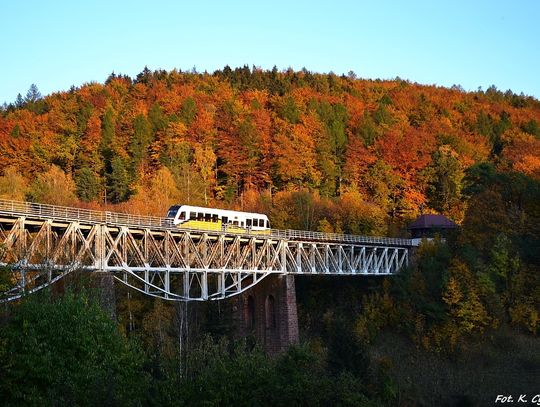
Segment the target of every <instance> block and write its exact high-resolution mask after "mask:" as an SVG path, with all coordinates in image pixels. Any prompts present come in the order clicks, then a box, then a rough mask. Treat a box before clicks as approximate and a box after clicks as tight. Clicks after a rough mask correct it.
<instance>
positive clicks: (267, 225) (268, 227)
mask: <svg viewBox="0 0 540 407" xmlns="http://www.w3.org/2000/svg"><path fill="white" fill-rule="evenodd" d="M266 228H267V229H270V222H269V221H266Z"/></svg>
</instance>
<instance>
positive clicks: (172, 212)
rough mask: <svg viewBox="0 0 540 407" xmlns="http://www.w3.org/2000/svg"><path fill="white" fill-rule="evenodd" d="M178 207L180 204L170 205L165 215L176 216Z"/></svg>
mask: <svg viewBox="0 0 540 407" xmlns="http://www.w3.org/2000/svg"><path fill="white" fill-rule="evenodd" d="M178 209H180V205H175V206H171V207H170V208H169V212H167V217H168V218H174V217H175V216H176V213H177V212H178Z"/></svg>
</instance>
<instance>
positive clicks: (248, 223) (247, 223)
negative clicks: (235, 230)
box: [246, 219, 255, 228]
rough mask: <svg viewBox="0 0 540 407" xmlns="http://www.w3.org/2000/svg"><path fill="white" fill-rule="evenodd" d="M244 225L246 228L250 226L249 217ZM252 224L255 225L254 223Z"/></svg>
mask: <svg viewBox="0 0 540 407" xmlns="http://www.w3.org/2000/svg"><path fill="white" fill-rule="evenodd" d="M246 225H247V227H248V228H249V227H251V219H247V220H246ZM253 225H255V223H254V224H253Z"/></svg>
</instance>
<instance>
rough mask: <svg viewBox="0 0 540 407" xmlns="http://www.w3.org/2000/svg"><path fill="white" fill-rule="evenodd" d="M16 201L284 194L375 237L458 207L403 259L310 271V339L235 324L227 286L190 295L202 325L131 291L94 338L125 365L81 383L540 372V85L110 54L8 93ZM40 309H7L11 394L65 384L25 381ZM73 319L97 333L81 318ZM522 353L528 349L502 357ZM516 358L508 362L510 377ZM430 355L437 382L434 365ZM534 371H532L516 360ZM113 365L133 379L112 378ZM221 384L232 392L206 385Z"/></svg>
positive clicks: (361, 384) (354, 400) (134, 204)
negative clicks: (185, 67)
mask: <svg viewBox="0 0 540 407" xmlns="http://www.w3.org/2000/svg"><path fill="white" fill-rule="evenodd" d="M0 199H12V200H30V201H35V202H42V203H49V204H55V205H65V206H79V207H84V208H92V209H103V210H111V211H119V212H127V213H136V214H144V215H153V216H164V214H165V213H166V211H167V208H168V207H169V206H171V205H172V204H177V203H185V204H188V203H189V204H192V205H201V206H211V207H219V208H234V209H238V210H245V211H254V212H255V211H256V212H261V213H266V214H268V216H269V218H270V222H271V224H272V227H273V228H277V229H301V230H317V231H322V232H339V233H351V234H362V235H376V236H399V237H407V236H408V232H407V225H408V224H409V223H410V222H411V221H413V220H414V219H415V218H416V217H417V216H418V215H420V214H426V213H438V214H443V215H445V216H447V217H448V218H450V219H452V220H453V221H454V222H456V223H457V224H458V225H459V226H460V227H459V229H458V230H456V231H455V233H452V234H451V235H449V236H447V239H446V240H445V241H441V240H439V239H435V240H434V241H432V242H424V244H423V245H422V246H420V248H419V249H418V253H417V257H416V261H415V264H414V265H413V266H411V267H409V269H408V270H406V271H405V272H403V273H402V274H401V275H400V276H398V277H395V278H391V279H388V280H384V281H382V280H376V281H371V280H370V281H350V280H347V281H346V282H340V281H335V280H332V281H322V280H318V279H314V280H310V281H305V280H302V279H298V280H299V281H297V297H298V312H299V318H300V331H301V341H302V344H301V345H300V346H299V347H293V348H291V350H290V351H289V352H287V353H286V354H284V355H281V356H279V357H278V358H271V357H268V356H266V355H264V354H263V353H262V352H261V351H260V349H258V348H257V346H254V347H251V346H249V345H246V344H244V345H242V346H240V345H238V344H236V343H235V342H234V341H233V340H232V339H230V336H228V333H229V331H228V330H227V329H226V328H224V326H225V325H226V323H225V322H223V320H221V319H220V318H218V317H217V316H216V315H221V314H220V312H221V311H219V310H216V309H215V307H214V306H211V305H207V306H205V305H202V306H201V307H199V308H198V309H197V310H192V311H190V312H192V314H190V316H189V318H191V321H192V324H191V325H190V326H191V327H192V328H190V329H192V330H193V331H190V332H187V331H185V327H184V325H182V326H183V328H179V325H178V321H179V320H178V315H179V313H180V311H179V308H175V306H172V305H168V304H161V303H157V304H156V303H154V302H151V301H148V300H145V299H142V298H137V297H136V296H135V297H133V298H131V297H129V298H128V295H127V294H126V293H125V292H124V291H122V289H117V290H120V291H119V292H118V293H117V318H118V322H119V324H120V325H121V328H120V329H117V327H116V326H115V325H114V324H113V325H111V326H110V327H108V328H106V329H108V330H110V332H109V331H107V332H102V333H98V334H95V335H94V337H93V339H92V340H99V341H102V342H103V343H104V344H105V345H103V346H104V349H109V348H108V346H109V345H110V346H111V347H110V352H111V354H112V355H113V356H111V357H112V358H113V360H112V362H111V366H112V368H111V369H113V370H114V369H117V368H118V372H117V371H108V373H107V375H108V376H106V379H104V377H105V376H104V377H96V378H95V380H96V381H95V386H94V387H92V388H91V389H89V390H88V393H84V394H82V393H80V392H79V393H78V392H77V390H76V389H77V388H78V387H77V386H79V385H81V386H82V384H81V383H82V381H81V382H79V381H78V380H82V379H80V377H78V376H76V374H75V372H73V375H74V376H73V382H72V383H71V385H72V391H73V395H72V398H69V399H66V400H65V401H66V402H70V403H75V404H78V405H91V400H95V399H96V397H109V396H110V397H112V399H111V398H109V400H114V403H116V404H117V405H126V403H127V401H126V400H128V399H129V403H133V404H134V405H141V404H142V405H154V404H156V405H157V404H160V405H163V404H165V405H174V404H175V402H179V403H180V404H186V405H193V404H197V401H198V402H201V400H205V401H204V402H201V404H203V405H229V404H234V405H263V404H265V403H267V404H269V405H281V404H280V403H283V404H282V405H304V404H305V400H310V401H309V405H316V404H319V405H337V404H339V405H382V404H384V405H403V404H405V405H433V404H443V405H458V403H462V404H459V405H475V404H476V403H479V401H480V400H483V399H482V397H485V396H486V393H489V391H487V390H486V389H488V388H489V386H495V387H496V386H500V385H503V384H507V385H509V386H510V385H511V386H514V387H512V389H520V391H525V390H526V389H524V388H522V387H520V386H525V387H527V386H530V384H531V383H533V382H534V378H535V377H538V375H539V374H540V373H539V372H540V359H538V357H537V356H533V355H531V352H530V349H534V348H535V347H536V349H538V338H537V335H538V333H539V332H540V331H539V330H540V302H539V299H540V284H539V282H540V275H539V273H540V267H539V262H538V258H539V257H540V227H539V225H540V101H538V100H537V99H535V98H533V97H528V96H525V95H517V94H514V93H513V92H511V91H506V92H505V91H500V90H498V89H497V88H496V87H494V86H492V87H490V88H488V89H487V90H482V89H478V90H477V91H474V92H466V91H464V90H463V89H462V88H461V87H460V86H459V85H456V86H453V87H452V88H444V87H437V86H428V85H420V84H417V83H412V82H410V81H406V80H402V79H400V78H396V79H394V80H366V79H359V78H357V77H356V75H355V74H354V73H353V72H350V73H349V74H348V75H342V76H339V75H335V74H333V73H329V74H319V73H313V72H310V71H308V70H305V69H304V70H302V71H294V70H292V69H289V70H284V71H280V70H278V69H276V68H274V69H273V70H270V71H266V70H262V69H259V68H256V67H253V68H249V67H247V66H244V67H242V68H235V69H231V68H230V67H228V66H226V67H225V68H223V69H222V70H218V71H216V72H213V73H207V72H205V73H199V72H196V71H195V70H193V71H188V72H182V71H176V70H174V71H171V72H167V71H163V70H157V71H150V70H149V69H147V68H145V69H144V70H143V71H142V72H141V73H139V74H138V75H137V76H136V77H135V78H131V77H129V76H126V75H121V74H114V73H113V74H111V75H110V76H109V77H108V78H107V79H106V81H105V82H104V83H103V84H101V83H88V84H84V85H82V86H79V87H75V86H73V87H72V88H71V89H70V90H69V91H65V92H58V93H53V94H51V95H48V96H45V97H43V96H42V95H41V94H40V92H39V89H38V87H37V86H36V85H32V86H31V87H30V89H29V90H28V92H27V94H26V96H22V95H19V97H17V99H16V100H15V101H14V102H13V103H10V104H4V106H3V107H1V108H0ZM0 277H1V276H0ZM4 277H5V276H4ZM2 284H4V282H3V280H2V278H0V286H2ZM73 285H74V286H75V287H78V286H79V283H78V282H74V283H73ZM329 287H330V289H329ZM74 290H75V291H77V292H78V288H75V289H74ZM67 291H69V290H68V289H67V288H66V292H67ZM336 292H339V293H340V295H339V296H336V295H335V293H336ZM332 293H334V294H332ZM81 295H82V296H83V297H84V298H87V297H86V296H89V297H91V295H90V294H88V293H85V294H81ZM53 297H54V296H53ZM338 297H339V298H338ZM80 298H81V297H80V296H78V294H77V295H74V296H72V295H71V294H69V295H68V294H66V296H65V298H64V299H61V300H59V299H58V298H49V297H47V299H46V300H43V301H44V302H47V303H49V302H50V303H54V302H57V301H60V302H62V301H63V302H62V304H61V306H58V307H57V308H55V309H57V310H59V311H54V312H58V315H60V314H61V312H62V309H65V311H66V312H68V313H69V312H71V311H73V310H74V309H79V308H77V307H80V308H81V309H83V308H84V309H86V311H85V312H88V308H85V306H84V304H85V301H86V300H80ZM88 301H90V302H92V300H91V299H88ZM128 302H129V304H128ZM62 307H63V308H62ZM129 307H131V308H129ZM38 308H39V307H38V306H37V305H36V304H32V303H31V302H30V303H29V304H26V305H24V306H21V307H20V308H17V310H10V311H5V312H4V314H5V315H4V316H3V317H2V321H0V324H3V326H4V327H5V329H4V334H0V377H1V376H4V377H6V378H7V380H4V381H3V383H1V384H0V394H4V395H6V399H7V400H9V401H10V403H12V404H13V405H17V404H18V403H19V402H21V400H25V402H27V403H29V404H32V403H37V404H40V403H47V400H52V399H54V397H57V396H58V394H60V393H58V394H56V393H54V390H51V391H53V393H51V394H49V395H47V394H45V395H42V394H41V395H40V392H39V391H38V390H39V389H38V390H36V393H35V394H31V395H30V396H28V395H26V396H25V395H24V390H23V389H22V387H23V385H22V384H21V385H20V386H21V388H19V387H17V386H18V385H17V384H16V383H17V380H19V379H20V377H19V376H17V375H18V374H20V372H23V371H24V366H25V365H24V364H25V363H31V361H32V363H34V362H33V361H35V360H36V358H39V357H41V356H39V355H37V354H24V352H22V351H21V349H20V348H19V347H18V346H19V345H18V344H17V343H16V342H17V341H14V340H13V338H15V337H17V335H18V333H19V332H21V331H20V330H21V329H22V330H24V329H27V328H24V322H23V321H25V318H26V320H28V318H33V317H35V318H37V315H41V314H40V312H41V311H40V310H39V309H38ZM128 308H129V311H128ZM132 308H133V309H135V311H133V309H132ZM51 312H52V311H51ZM81 312H83V311H81ZM100 312H101V311H99V307H98V306H96V307H95V309H93V308H92V312H91V315H92V316H88V318H89V319H90V324H95V326H96V327H98V326H101V327H103V326H104V324H105V322H103V321H105V320H107V318H106V316H104V315H102V316H100V314H99V313H100ZM181 312H187V311H185V310H183V311H181ZM25 313H26V314H25ZM54 315H56V314H54ZM77 315H82V314H77ZM186 315H187V314H186ZM55 318H57V319H58V320H60V319H61V317H60V316H56V317H55ZM69 318H76V317H75V316H73V315H72V316H71V317H69ZM85 318H86V317H85ZM133 318H134V321H135V322H133ZM189 318H188V319H189ZM216 320H219V321H220V322H219V323H217V324H216V323H215V321H216ZM193 321H197V322H193ZM65 323H66V324H69V325H71V326H74V327H76V328H75V329H80V335H82V336H85V335H86V336H88V337H91V336H92V334H91V332H90V331H87V329H90V328H88V327H85V326H83V325H78V324H79V323H80V321H78V320H77V321H75V320H71V319H70V320H69V321H68V320H66V322H65ZM111 323H112V322H111ZM224 324H225V325H224ZM36 329H37V328H36ZM43 329H45V330H46V329H48V328H46V327H44V328H43ZM99 329H101V328H96V330H97V331H99ZM25 332H27V331H25ZM43 332H45V331H43ZM43 332H42V333H41V334H43V335H45V333H43ZM94 332H96V331H94ZM100 332H101V331H100ZM111 332H112V333H111ZM32 334H35V335H38V333H36V332H33V333H28V335H32ZM10 335H11V336H10ZM99 335H102V336H103V337H102V338H101V337H99ZM111 335H113V336H114V337H115V338H116V337H117V339H116V340H115V344H114V345H113V344H112V343H109V339H110V338H111ZM179 336H180V337H184V339H185V338H188V337H189V338H191V343H192V346H193V348H192V351H191V352H190V353H189V354H190V356H189V357H188V356H186V354H185V352H186V350H185V348H184V349H183V350H182V351H181V352H180V354H178V352H176V351H175V350H174V348H175V345H174V344H175V343H176V341H177V339H178V337H179ZM107 338H109V339H107ZM224 338H227V339H224ZM383 338H384V339H383ZM223 341H231V342H223ZM29 343H30V342H29ZM100 343H101V342H100ZM195 343H198V344H199V345H195ZM28 346H30V345H28ZM85 346H86V345H85V344H76V345H74V348H73V349H79V350H80V349H81V348H84V347H85ZM233 348H234V349H235V350H232V351H231V349H233ZM150 349H151V350H150ZM396 349H401V350H400V351H398V350H396ZM15 350H16V352H15ZM14 352H15V353H17V352H18V354H22V355H23V356H21V357H20V358H19V359H17V358H15V357H14V356H13V354H14ZM21 352H22V353H21ZM74 352H75V351H74ZM182 352H183V353H182ZM400 352H401V353H400ZM511 352H514V356H515V355H517V356H516V357H515V358H514V357H508V358H507V357H504V355H505V354H509V353H511ZM218 354H219V355H220V356H219V358H218V359H219V361H218V362H216V355H218ZM25 355H26V356H25ZM210 355H212V357H210ZM224 355H228V356H224ZM426 355H427V356H426ZM24 358H26V359H24ZM189 358H192V359H189ZM23 359H24V360H23ZM188 359H189V360H188ZM510 359H513V360H514V362H512V363H514V364H511V366H510V365H508V363H510V362H509V360H510ZM209 360H212V362H209ZM404 360H407V362H404ZM478 360H483V361H488V362H486V364H485V365H482V366H481V367H480V368H479V369H480V371H481V372H483V373H478V375H477V376H475V375H474V374H473V375H472V376H471V380H473V381H474V380H476V381H477V382H478V383H483V384H482V385H483V386H485V387H482V385H476V384H475V385H474V386H472V387H471V386H470V383H469V384H467V382H466V381H465V380H463V382H462V379H461V376H460V374H459V373H455V375H454V376H452V374H453V373H452V372H454V371H455V372H459V371H460V369H469V368H471V366H473V365H475V363H476V364H477V362H478ZM516 360H517V362H516ZM178 361H182V363H181V365H182V368H181V369H180V371H179V370H178V368H177V367H178ZM411 361H413V362H411ZM190 363H191V364H190ZM519 363H522V364H521V365H520V364H519ZM116 364H118V366H117V365H116ZM121 365H125V366H128V368H126V369H127V370H126V369H124V370H122V369H121V368H120V366H121ZM403 365H406V366H408V368H407V369H405V370H407V371H409V372H411V373H410V374H408V375H406V374H405V373H404V370H402V369H400V366H403ZM186 366H191V367H190V369H191V370H190V373H189V374H188V372H187V370H182V369H187V367H186ZM85 368H88V369H89V371H90V370H92V371H94V370H95V369H96V366H94V365H92V366H90V365H88V366H87V367H85ZM503 368H504V369H507V371H508V372H510V373H509V374H508V376H502V377H495V376H496V375H495V373H494V372H495V371H498V370H500V369H503ZM130 369H131V370H130ZM261 369H262V370H261ZM422 369H425V370H426V371H428V370H429V369H432V371H433V372H438V373H433V375H434V376H433V377H438V378H440V380H439V381H434V382H429V380H430V378H429V377H424V376H422V377H418V376H415V373H414V372H415V371H422ZM482 369H483V370H482ZM527 369H529V370H527ZM120 371H122V373H119V372H120ZM263 371H264V372H266V373H265V374H263V373H264V372H263ZM523 371H525V372H528V376H527V377H529V378H531V380H530V381H529V382H528V381H526V380H525V381H522V380H521V381H520V380H518V379H517V378H516V377H517V373H516V372H523ZM137 372H144V375H142V376H141V375H138V374H137ZM193 372H197V374H194V373H193ZM269 372H272V373H269ZM440 372H445V373H440ZM252 374H253V376H251V375H252ZM130 375H131V376H130ZM288 375H290V376H288ZM438 375H443V376H438ZM444 375H447V376H444ZM38 376H39V375H38ZM427 376H429V375H427ZM43 377H45V376H43ZM43 377H42V376H39V378H38V379H36V382H39V381H40V380H45V379H43ZM218 377H221V378H223V377H227V378H228V380H229V381H227V384H224V383H222V382H221V381H220V380H218ZM284 377H294V378H295V379H294V380H290V381H286V382H285V381H284V379H283V378H284ZM482 377H484V378H482ZM486 377H487V378H486ZM111 378H112V379H111ZM484 379H485V380H484ZM100 380H101V381H103V380H105V381H107V380H112V382H114V383H116V384H117V385H118V388H107V389H106V391H107V393H106V395H105V393H101V392H102V391H103V389H102V386H101V385H100V383H102V382H101V381H100ZM246 380H258V382H257V383H258V384H257V386H259V387H260V388H261V389H265V390H264V391H263V390H261V392H262V393H260V394H259V393H257V392H255V390H253V389H251V390H249V391H250V392H254V393H249V394H248V393H245V394H244V398H242V397H241V398H240V399H239V400H230V399H226V398H224V394H225V393H227V394H229V395H230V394H231V393H234V392H237V391H238V389H243V390H242V391H246V392H248V390H247V389H245V388H243V387H242V383H243V382H244V381H246ZM280 380H281V381H280ZM445 380H446V382H445ZM124 382H130V383H137V385H136V386H137V389H138V390H137V391H139V392H140V394H139V393H137V395H136V396H134V397H135V399H132V397H128V395H126V394H124V393H122V391H123V390H122V391H121V390H119V389H120V388H121V387H122V386H123V384H122V383H124ZM203 382H204V383H205V385H209V386H214V387H212V389H214V390H213V393H212V392H210V393H208V392H205V394H204V395H202V394H200V388H201V386H202V384H201V383H203ZM6 383H7V384H6ZM441 383H446V385H445V384H441ZM448 383H450V384H448ZM475 383H476V382H475ZM486 383H487V384H486ZM49 385H50V387H51V388H54V386H53V385H52V384H49ZM49 385H48V386H49ZM10 386H11V387H10ZM227 386H229V387H227ZM236 386H237V387H236ZM257 386H255V387H257ZM486 386H488V387H486ZM14 388H15V389H16V390H13V389H14ZM283 389H287V391H285V392H283ZM323 389H327V390H328V391H323ZM329 389H332V391H330V390H329ZM350 389H356V390H355V391H352V390H350ZM537 390H538V389H537ZM501 391H504V389H501ZM516 391H518V390H516ZM265 392H267V393H268V392H269V393H272V394H276V393H280V392H281V395H282V396H283V398H282V399H279V400H278V399H266V398H265V396H263V394H266V393H265ZM329 393H332V396H331V397H330V396H328V394H329ZM81 394H82V395H81ZM111 394H112V395H114V397H113V396H111ZM315 394H316V395H317V397H318V398H317V397H316V396H315ZM172 395H174V397H173V396H172ZM487 396H490V397H491V394H487ZM25 397H30V398H25ZM47 397H50V398H49V399H48V398H47ZM167 397H173V399H168V398H167ZM231 397H232V396H231ZM239 397H240V396H239ZM246 397H247V398H250V400H252V403H254V404H250V402H249V400H248V401H245V400H246ZM296 397H298V398H296ZM302 397H304V399H302ZM305 397H308V398H305ZM309 397H312V398H309ZM328 397H330V398H328ZM302 400H304V402H302ZM129 403H128V404H129ZM407 403H408V404H407ZM414 403H417V404H414ZM467 403H469V404H467Z"/></svg>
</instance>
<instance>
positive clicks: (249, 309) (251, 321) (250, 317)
mask: <svg viewBox="0 0 540 407" xmlns="http://www.w3.org/2000/svg"><path fill="white" fill-rule="evenodd" d="M245 321H246V326H247V329H248V331H253V330H254V329H255V299H254V298H253V296H252V295H249V296H248V298H247V306H246V315H245Z"/></svg>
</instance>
